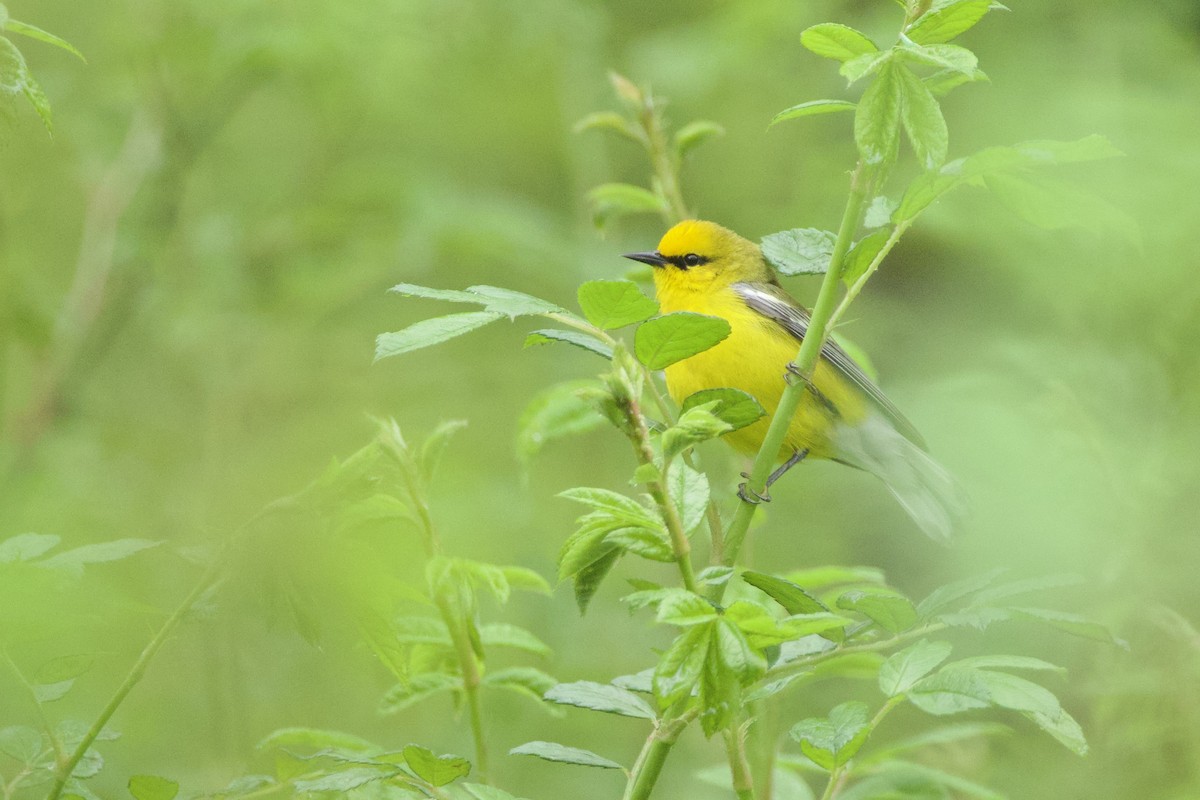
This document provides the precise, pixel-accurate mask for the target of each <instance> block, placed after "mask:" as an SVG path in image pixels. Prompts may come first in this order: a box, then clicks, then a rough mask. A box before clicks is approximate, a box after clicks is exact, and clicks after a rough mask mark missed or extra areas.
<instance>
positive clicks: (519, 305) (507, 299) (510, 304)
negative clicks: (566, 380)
mask: <svg viewBox="0 0 1200 800" xmlns="http://www.w3.org/2000/svg"><path fill="white" fill-rule="evenodd" d="M388 291H391V292H395V293H396V294H402V295H404V296H406V297H426V298H429V299H432V300H449V301H451V302H454V303H478V304H480V305H482V306H483V307H484V310H485V311H490V312H493V313H496V314H503V315H504V316H506V317H508V318H509V319H516V318H517V317H522V316H530V315H541V314H562V313H566V309H564V308H561V307H560V306H556V305H555V304H554V303H550V302H547V301H546V300H542V299H541V298H538V297H534V296H533V295H530V294H525V293H524V292H514V291H513V290H512V289H501V288H499V287H497V286H468V287H467V290H466V291H464V292H460V291H457V290H454V289H430V288H428V287H425V286H417V285H415V284H411V283H398V284H396V285H395V286H393V287H392V288H391V289H389V290H388Z"/></svg>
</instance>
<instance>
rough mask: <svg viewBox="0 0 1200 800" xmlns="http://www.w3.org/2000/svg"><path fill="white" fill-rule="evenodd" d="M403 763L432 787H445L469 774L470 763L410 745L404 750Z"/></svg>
mask: <svg viewBox="0 0 1200 800" xmlns="http://www.w3.org/2000/svg"><path fill="white" fill-rule="evenodd" d="M403 752H404V763H406V764H408V766H409V769H411V770H412V771H413V772H415V773H417V775H418V776H419V777H420V778H421V779H422V780H424V781H425V782H426V783H429V784H431V785H433V786H445V785H446V784H447V783H452V782H453V781H456V780H458V779H459V778H465V777H466V776H467V775H468V774H469V773H470V772H471V762H470V761H467V760H466V759H465V758H462V757H461V756H452V755H442V756H439V755H436V754H435V753H434V752H433V751H432V750H430V749H428V748H425V747H421V746H420V745H416V744H410V745H408V746H407V747H405V748H404V751H403Z"/></svg>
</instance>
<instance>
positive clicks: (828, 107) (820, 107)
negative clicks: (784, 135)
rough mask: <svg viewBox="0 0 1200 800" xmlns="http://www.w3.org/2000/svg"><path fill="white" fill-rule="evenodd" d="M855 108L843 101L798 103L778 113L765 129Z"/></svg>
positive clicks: (856, 106) (855, 105) (854, 105)
mask: <svg viewBox="0 0 1200 800" xmlns="http://www.w3.org/2000/svg"><path fill="white" fill-rule="evenodd" d="M856 108H858V105H857V104H855V103H850V102H847V101H845V100H809V101H808V102H807V103H800V104H799V105H794V106H792V107H791V108H785V109H784V110H783V111H780V112H779V113H778V114H776V115H775V116H774V117H772V118H771V122H770V123H769V124H768V125H767V127H768V128H770V127H773V126H775V125H777V124H779V123H780V122H785V121H787V120H789V119H799V118H801V117H815V116H818V115H820V114H836V113H838V112H839V111H853V110H854V109H856Z"/></svg>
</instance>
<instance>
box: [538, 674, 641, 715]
mask: <svg viewBox="0 0 1200 800" xmlns="http://www.w3.org/2000/svg"><path fill="white" fill-rule="evenodd" d="M546 699H547V700H549V701H550V702H552V703H559V704H560V705H568V706H576V707H578V708H588V709H591V710H593V711H603V712H605V713H607V714H620V715H621V716H624V717H640V718H642V719H655V717H656V715H655V713H654V709H653V708H651V707H650V704H649V703H647V702H646V701H645V700H643V699H642V698H640V697H638V696H637V695H636V694H634V693H633V692H630V691H627V690H625V689H622V688H620V687H617V686H612V685H609V684H603V683H593V682H592V681H576V682H575V683H560V684H558V685H557V686H555V687H554V688H552V689H550V691H548V692H546Z"/></svg>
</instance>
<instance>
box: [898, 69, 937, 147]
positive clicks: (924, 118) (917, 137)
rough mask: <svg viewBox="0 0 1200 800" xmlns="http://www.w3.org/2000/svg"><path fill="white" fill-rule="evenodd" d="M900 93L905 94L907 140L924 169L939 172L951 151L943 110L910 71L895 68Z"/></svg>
mask: <svg viewBox="0 0 1200 800" xmlns="http://www.w3.org/2000/svg"><path fill="white" fill-rule="evenodd" d="M896 76H897V77H898V79H899V84H900V87H901V92H902V93H903V95H904V100H903V104H902V111H901V115H900V119H901V121H902V122H903V123H904V132H905V133H907V134H908V141H909V143H910V144H911V145H912V149H913V152H914V153H915V154H916V156H917V161H918V162H920V164H921V166H922V167H923V168H924V169H927V170H928V169H937V168H938V167H940V166H941V165H942V164H943V163H944V162H945V161H946V154H947V152H949V148H950V133H949V130H948V129H947V128H946V118H945V117H944V116H942V107H941V106H940V105H939V104H938V101H937V99H936V98H935V97H934V96H933V93H932V92H930V91H929V88H928V87H927V86H926V85H925V84H924V83H923V82H922V81H921V79H920V78H918V77H917V76H916V74H915V73H913V71H912V70H911V69H909V68H908V67H906V66H903V65H902V64H897V65H896Z"/></svg>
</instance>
